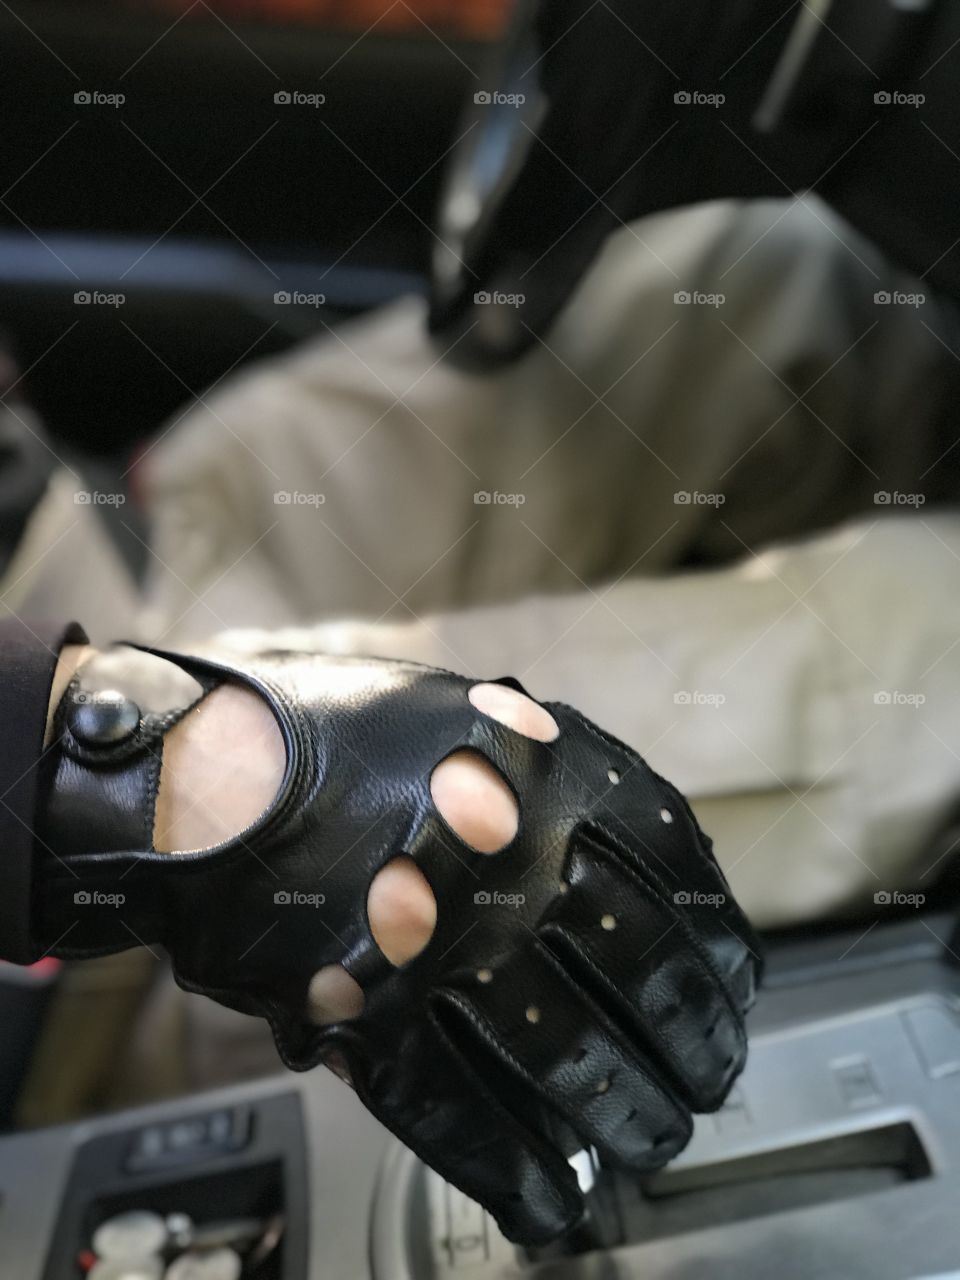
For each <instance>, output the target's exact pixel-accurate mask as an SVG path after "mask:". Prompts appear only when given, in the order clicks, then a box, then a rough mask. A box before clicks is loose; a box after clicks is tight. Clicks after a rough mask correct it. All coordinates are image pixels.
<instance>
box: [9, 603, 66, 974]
mask: <svg viewBox="0 0 960 1280" xmlns="http://www.w3.org/2000/svg"><path fill="white" fill-rule="evenodd" d="M86 639H87V637H86V635H85V634H84V632H83V629H82V628H81V627H79V626H78V625H77V624H76V623H74V622H71V623H66V624H64V623H62V622H60V623H49V622H35V621H33V620H31V621H30V623H29V624H28V623H26V622H23V621H22V620H21V619H19V618H5V619H2V620H0V959H3V960H10V961H13V963H15V964H31V963H32V962H33V961H34V960H37V959H39V957H40V948H39V946H38V944H37V942H36V940H35V939H34V938H33V936H32V931H31V894H32V881H33V864H34V847H35V844H36V840H37V837H36V835H35V833H34V814H35V812H36V806H37V792H38V785H39V778H38V774H39V770H38V768H37V766H38V765H39V763H40V760H41V758H42V755H43V735H44V729H45V727H46V721H47V706H48V703H49V700H50V687H51V685H52V683H53V674H54V671H55V670H56V666H57V659H58V658H59V656H60V650H61V648H62V647H63V646H64V645H65V644H84V643H86Z"/></svg>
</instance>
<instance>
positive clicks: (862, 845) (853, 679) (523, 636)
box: [217, 515, 960, 925]
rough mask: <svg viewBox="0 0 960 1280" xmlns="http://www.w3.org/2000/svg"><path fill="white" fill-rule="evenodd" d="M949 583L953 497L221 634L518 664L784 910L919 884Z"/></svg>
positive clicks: (742, 889) (824, 909) (927, 833)
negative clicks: (459, 596)
mask: <svg viewBox="0 0 960 1280" xmlns="http://www.w3.org/2000/svg"><path fill="white" fill-rule="evenodd" d="M958 590H960V517H957V516H952V515H940V516H932V517H930V518H926V517H923V518H919V519H918V518H916V517H909V516H886V517H880V518H877V519H875V520H871V521H869V522H858V523H852V524H850V525H848V526H845V527H844V528H842V529H839V530H837V531H835V532H833V533H831V534H829V535H825V536H822V537H819V538H815V539H811V540H810V541H809V542H807V543H803V544H793V545H789V546H784V547H782V548H776V549H772V550H770V551H769V552H767V553H765V554H763V555H762V556H758V557H749V558H747V559H746V560H745V561H743V562H742V563H741V564H739V565H737V566H735V567H732V568H729V569H723V570H713V571H710V572H706V573H698V574H687V575H680V576H676V577H673V578H671V579H668V580H647V581H638V580H623V581H620V582H618V583H614V584H612V585H610V586H606V587H600V588H598V589H597V590H596V591H588V592H582V593H579V594H574V595H567V596H556V597H546V596H539V597H535V598H533V599H529V600H525V601H523V602H520V603H517V604H510V605H500V606H489V607H486V608H482V609H476V610H471V611H464V612H453V613H444V614H432V615H426V616H424V617H423V618H421V619H415V620H410V621H408V622H405V623H394V624H386V623H365V622H354V623H347V622H342V623H329V624H326V625H321V626H318V627H314V628H295V629H291V630H285V631H282V632H280V633H275V632H263V631H235V632H232V633H226V634H224V635H221V636H220V637H218V640H217V644H218V646H219V647H223V646H226V647H229V648H231V649H232V650H234V651H238V650H239V651H242V650H244V649H253V648H256V647H258V646H260V645H263V644H266V643H270V644H276V643H279V644H281V645H283V644H291V645H293V646H295V647H297V648H306V649H315V650H318V651H320V652H327V653H330V652H336V653H373V654H379V655H381V656H385V657H398V658H399V657H403V658H411V659H414V660H416V661H420V662H427V663H433V664H437V665H441V666H448V667H454V668H456V669H457V670H459V671H464V672H467V673H469V674H472V675H476V676H478V677H482V676H497V675H500V674H503V673H505V672H512V673H514V674H516V675H517V676H519V678H520V679H521V680H522V681H523V682H524V684H525V685H526V686H527V688H528V689H529V690H530V692H531V693H532V694H533V695H534V696H536V697H538V698H543V699H554V698H559V699H562V700H563V701H568V702H572V703H574V704H575V705H577V706H578V707H580V709H581V710H583V711H585V712H586V713H587V714H589V715H590V716H592V717H593V718H594V719H596V720H597V721H599V723H601V724H602V725H604V727H605V728H607V729H609V730H611V731H612V732H613V733H615V734H617V735H618V736H619V737H621V738H623V739H624V740H625V741H627V742H628V743H630V744H631V745H632V746H634V747H636V748H637V749H638V750H639V751H640V752H641V753H642V754H643V755H645V756H646V758H647V759H648V760H649V762H650V763H651V764H652V765H653V767H654V768H655V769H657V771H658V772H660V773H663V774H665V775H666V776H667V777H669V778H670V779H671V780H672V781H674V782H676V783H677V785H678V786H680V787H681V789H683V790H684V791H685V792H687V793H688V794H689V796H690V798H691V800H692V802H693V804H694V807H695V808H696V810H697V813H698V815H699V816H700V819H701V821H702V823H703V825H704V827H705V829H706V830H707V831H709V832H710V833H711V835H712V836H713V838H714V841H715V844H716V849H717V854H718V857H719V859H720V861H721V864H722V865H723V866H724V868H725V869H726V870H727V872H728V874H729V876H730V879H731V881H732V883H733V887H734V889H735V891H736V893H737V895H738V897H739V898H740V901H741V902H742V903H743V905H744V906H745V907H746V909H747V910H748V911H749V913H750V915H751V916H752V918H753V919H754V920H755V921H756V922H757V923H758V924H760V925H780V924H788V923H796V922H798V921H801V920H807V919H811V918H816V917H817V916H820V915H823V914H825V913H828V912H830V911H833V910H837V909H838V908H841V907H847V906H855V907H856V908H858V909H859V910H861V911H862V910H868V911H870V912H871V914H872V913H873V912H874V910H875V908H874V905H873V896H874V894H875V893H878V892H883V891H887V892H889V891H891V890H894V889H897V888H903V887H905V886H911V885H912V886H918V887H919V888H921V889H922V888H923V886H924V885H925V884H929V883H930V877H931V875H932V874H933V869H932V868H931V863H932V861H933V859H932V856H929V857H928V856H925V855H926V850H927V848H928V845H929V842H930V840H931V838H932V836H933V834H934V832H935V830H936V829H937V828H938V826H939V825H940V824H941V823H942V822H943V820H944V818H945V817H946V814H947V811H948V809H949V808H950V806H951V804H952V803H953V801H954V800H955V798H956V796H957V794H958V792H960V785H958V782H960V715H958V714H957V708H958V699H957V694H958V688H960V645H958V644H957V625H958V620H960V603H958V601H960V594H958ZM887 695H889V700H888V698H887Z"/></svg>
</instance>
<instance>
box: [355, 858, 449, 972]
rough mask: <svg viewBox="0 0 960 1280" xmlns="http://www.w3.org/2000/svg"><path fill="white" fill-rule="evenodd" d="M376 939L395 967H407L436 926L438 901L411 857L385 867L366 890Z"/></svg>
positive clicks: (370, 922) (431, 935) (393, 860)
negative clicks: (403, 965) (405, 965)
mask: <svg viewBox="0 0 960 1280" xmlns="http://www.w3.org/2000/svg"><path fill="white" fill-rule="evenodd" d="M367 921H368V923H369V925H370V932H371V933H372V934H373V940H374V942H375V943H376V944H377V946H378V947H379V948H380V950H381V952H382V953H383V954H384V956H386V958H387V959H388V960H389V961H390V963H391V964H392V965H402V964H406V963H407V962H408V961H410V960H413V959H414V957H415V956H418V955H419V954H420V952H421V951H422V950H423V949H424V947H425V946H426V945H427V943H428V942H429V941H430V939H431V938H432V937H433V931H434V929H435V928H436V927H437V900H436V898H435V897H434V893H433V890H432V889H431V888H430V883H429V881H428V880H427V877H426V876H425V875H424V874H423V872H422V871H421V870H420V868H419V867H418V866H417V864H416V863H415V862H414V860H413V859H412V858H411V857H410V855H409V854H405V853H403V854H398V855H397V857H395V858H391V859H390V861H389V862H388V863H386V864H385V866H382V867H381V868H380V870H379V871H378V872H377V874H376V875H375V876H374V877H373V879H372V880H371V881H370V888H369V889H368V890H367Z"/></svg>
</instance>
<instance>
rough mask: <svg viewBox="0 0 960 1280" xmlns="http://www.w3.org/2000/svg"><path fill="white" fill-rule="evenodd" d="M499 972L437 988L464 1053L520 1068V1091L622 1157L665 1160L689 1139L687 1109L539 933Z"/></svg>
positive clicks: (632, 1161)
mask: <svg viewBox="0 0 960 1280" xmlns="http://www.w3.org/2000/svg"><path fill="white" fill-rule="evenodd" d="M490 972H491V976H490V978H489V979H488V980H486V981H482V980H480V979H478V978H477V977H476V976H475V975H464V977H463V979H462V980H461V981H459V982H458V983H457V984H456V985H454V984H452V983H450V984H445V986H444V987H443V989H442V991H440V992H437V993H435V996H434V1000H433V1007H434V1009H435V1010H443V1012H441V1013H440V1014H439V1016H440V1017H441V1018H443V1020H444V1025H445V1026H446V1027H447V1028H448V1030H449V1032H450V1035H451V1037H452V1038H454V1039H455V1040H456V1041H457V1042H458V1043H459V1044H461V1045H462V1046H463V1050H464V1053H465V1054H467V1055H469V1053H470V1046H471V1045H478V1046H481V1052H482V1053H483V1056H484V1057H485V1058H487V1059H489V1058H490V1057H493V1058H495V1059H497V1060H498V1061H499V1062H500V1063H501V1064H502V1067H503V1068H505V1072H504V1071H501V1072H500V1073H499V1074H500V1075H501V1076H504V1074H506V1075H512V1076H513V1078H514V1080H515V1085H514V1088H513V1091H514V1093H515V1094H519V1095H520V1096H522V1095H523V1094H524V1093H526V1094H527V1095H528V1096H529V1095H536V1096H537V1097H539V1098H540V1099H542V1101H543V1102H544V1103H546V1104H547V1105H548V1106H549V1107H550V1108H551V1109H553V1110H554V1111H555V1112H556V1113H557V1114H558V1115H559V1116H562V1117H563V1118H564V1119H565V1120H566V1121H567V1123H568V1124H569V1125H570V1127H571V1128H572V1129H573V1130H574V1131H575V1132H576V1133H577V1134H578V1135H579V1136H580V1138H581V1139H582V1140H583V1143H584V1145H587V1144H592V1145H593V1146H595V1147H597V1149H598V1150H599V1151H601V1152H602V1153H603V1154H605V1155H606V1157H607V1158H608V1159H609V1160H611V1161H612V1162H613V1163H615V1164H619V1165H623V1166H627V1167H630V1168H633V1169H649V1168H656V1167H658V1166H660V1165H662V1164H664V1163H665V1162H666V1161H667V1160H669V1159H671V1158H672V1157H673V1156H674V1155H676V1154H677V1152H678V1151H680V1150H681V1149H682V1148H683V1147H684V1146H685V1145H686V1143H687V1141H688V1140H689V1137H690V1132H691V1123H690V1117H689V1114H688V1113H687V1110H686V1108H685V1107H683V1106H682V1105H681V1104H680V1103H679V1102H678V1100H677V1099H676V1098H675V1097H674V1096H673V1095H672V1093H671V1092H670V1090H669V1089H668V1087H666V1086H665V1084H664V1083H663V1082H662V1081H661V1080H660V1078H659V1076H658V1073H657V1071H656V1070H655V1069H654V1067H653V1066H652V1064H651V1063H650V1062H649V1061H647V1060H646V1058H645V1057H644V1055H643V1053H642V1052H641V1051H640V1050H638V1049H637V1048H636V1047H635V1046H634V1045H632V1044H631V1043H630V1042H629V1041H628V1040H627V1039H626V1038H625V1037H624V1035H623V1034H622V1033H621V1031H620V1030H619V1028H618V1027H617V1026H616V1025H614V1024H613V1023H612V1022H611V1021H610V1020H609V1019H608V1018H607V1017H606V1016H605V1014H604V1013H603V1012H602V1011H601V1010H600V1009H599V1008H597V1007H596V1006H595V1005H594V1004H593V1003H592V1002H591V1001H590V1000H589V998H588V997H587V996H585V994H584V992H583V990H582V989H581V988H580V987H578V986H577V984H576V983H575V982H574V981H573V980H572V979H571V978H570V977H569V976H568V975H567V973H566V972H565V970H564V968H563V966H562V965H561V964H560V963H559V962H558V961H557V960H556V959H555V958H554V957H553V956H552V955H551V954H550V953H549V951H548V950H547V949H546V948H545V947H543V946H542V945H541V944H540V943H539V941H538V940H537V939H536V938H534V937H533V936H532V935H530V936H529V937H528V938H527V940H526V941H525V943H524V944H523V945H521V946H518V947H517V948H515V950H514V951H513V952H512V953H511V954H510V955H509V956H506V957H503V958H502V959H501V960H500V961H499V962H498V963H497V964H496V965H495V966H494V968H493V969H492V971H490Z"/></svg>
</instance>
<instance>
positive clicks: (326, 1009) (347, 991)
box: [307, 964, 364, 1027]
mask: <svg viewBox="0 0 960 1280" xmlns="http://www.w3.org/2000/svg"><path fill="white" fill-rule="evenodd" d="M363 1006H364V995H363V988H362V987H361V986H360V984H359V982H357V980H356V978H354V977H353V976H352V975H351V974H349V973H347V971H346V969H344V967H343V965H339V964H326V965H324V966H323V968H322V969H318V970H317V972H316V973H315V974H314V975H313V977H312V978H311V979H310V983H309V986H308V987H307V1018H308V1019H309V1021H310V1022H312V1023H313V1024H314V1026H319V1027H324V1026H329V1025H330V1024H331V1023H334V1022H347V1021H349V1020H351V1019H353V1018H358V1017H359V1016H360V1014H361V1013H363Z"/></svg>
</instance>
